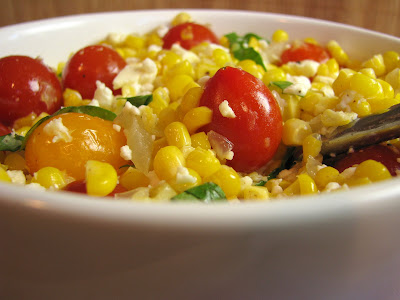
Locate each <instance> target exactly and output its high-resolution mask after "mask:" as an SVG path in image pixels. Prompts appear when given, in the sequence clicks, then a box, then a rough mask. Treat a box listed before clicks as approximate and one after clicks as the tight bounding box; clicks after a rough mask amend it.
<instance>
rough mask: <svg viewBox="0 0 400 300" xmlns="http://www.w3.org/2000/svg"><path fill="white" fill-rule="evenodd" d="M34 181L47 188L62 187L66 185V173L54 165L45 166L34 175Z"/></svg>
mask: <svg viewBox="0 0 400 300" xmlns="http://www.w3.org/2000/svg"><path fill="white" fill-rule="evenodd" d="M32 182H36V183H39V184H40V185H41V186H44V187H45V188H47V189H49V188H54V189H62V188H63V187H64V186H65V185H66V181H65V175H64V173H63V172H61V171H60V170H59V169H57V168H53V167H44V168H41V169H40V170H38V171H37V172H36V173H35V174H34V175H33V179H32Z"/></svg>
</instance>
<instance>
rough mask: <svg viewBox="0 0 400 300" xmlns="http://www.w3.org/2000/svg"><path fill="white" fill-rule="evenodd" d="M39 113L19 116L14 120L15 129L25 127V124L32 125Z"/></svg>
mask: <svg viewBox="0 0 400 300" xmlns="http://www.w3.org/2000/svg"><path fill="white" fill-rule="evenodd" d="M36 117H37V115H36V114H35V113H34V112H32V113H30V114H29V115H27V116H25V117H22V118H19V119H17V120H15V121H14V125H13V127H14V129H15V130H17V129H19V128H22V127H25V126H32V123H33V120H35V119H36Z"/></svg>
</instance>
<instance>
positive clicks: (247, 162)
mask: <svg viewBox="0 0 400 300" xmlns="http://www.w3.org/2000/svg"><path fill="white" fill-rule="evenodd" d="M224 100H227V102H228V105H229V106H230V108H231V109H232V110H233V112H234V113H235V115H236V117H234V118H228V117H224V116H223V115H222V113H221V112H220V104H221V103H222V102H223V101H224ZM200 105H202V106H207V107H209V108H210V109H211V110H212V111H213V114H212V121H211V123H210V124H208V125H207V126H205V127H204V128H202V130H205V131H206V132H208V131H210V130H213V131H215V132H217V133H219V134H221V135H222V136H224V137H226V138H227V139H228V140H229V141H230V142H232V143H233V148H232V151H233V152H234V157H233V159H232V160H231V161H228V164H229V165H230V166H232V167H233V168H234V169H235V170H236V171H240V172H252V171H255V170H257V169H259V168H260V167H262V166H264V165H265V164H266V163H267V162H268V161H269V160H270V159H271V158H272V157H273V155H274V154H275V152H276V150H277V148H278V146H279V144H280V142H281V137H282V116H281V112H280V108H279V105H278V103H277V101H276V100H275V98H274V96H273V95H272V93H271V92H270V90H269V89H268V88H267V87H266V86H265V84H264V83H263V82H262V81H261V80H259V79H257V78H256V77H254V76H253V75H251V74H249V73H247V72H245V71H243V70H241V69H237V68H232V67H226V68H222V69H220V70H218V71H217V73H216V74H215V75H214V76H213V77H212V78H211V79H209V80H208V82H207V84H206V87H205V89H204V93H203V95H202V96H201V99H200Z"/></svg>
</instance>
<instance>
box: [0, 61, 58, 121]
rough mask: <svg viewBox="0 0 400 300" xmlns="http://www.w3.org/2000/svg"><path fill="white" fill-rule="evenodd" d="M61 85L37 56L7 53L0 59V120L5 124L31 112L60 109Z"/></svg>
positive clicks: (51, 111) (38, 112)
mask: <svg viewBox="0 0 400 300" xmlns="http://www.w3.org/2000/svg"><path fill="white" fill-rule="evenodd" d="M61 104H62V89H61V84H60V81H59V80H58V78H57V76H56V74H55V73H54V72H53V71H52V70H51V69H50V68H48V67H47V66H45V65H44V64H43V62H42V61H41V60H40V59H34V58H31V57H28V56H7V57H3V58H2V59H0V121H1V122H3V123H4V124H5V125H12V123H13V122H14V121H15V120H16V119H18V118H21V117H25V116H27V115H29V114H30V113H32V112H34V113H36V114H37V115H39V114H40V113H42V112H47V113H49V114H52V113H54V112H55V111H57V110H58V109H60V107H61Z"/></svg>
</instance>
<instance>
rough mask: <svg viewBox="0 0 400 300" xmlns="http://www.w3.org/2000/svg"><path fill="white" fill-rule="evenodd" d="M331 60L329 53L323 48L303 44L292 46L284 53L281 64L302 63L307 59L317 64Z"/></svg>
mask: <svg viewBox="0 0 400 300" xmlns="http://www.w3.org/2000/svg"><path fill="white" fill-rule="evenodd" d="M329 58H330V55H329V53H328V52H327V51H326V50H325V49H324V48H322V47H321V46H318V45H314V44H311V43H306V42H303V43H301V44H300V45H295V46H294V45H292V46H291V47H290V48H289V49H286V50H285V51H283V53H282V55H281V63H282V64H286V63H288V62H290V61H293V62H295V61H302V60H306V59H310V60H314V61H316V62H325V61H327V60H328V59H329Z"/></svg>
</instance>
